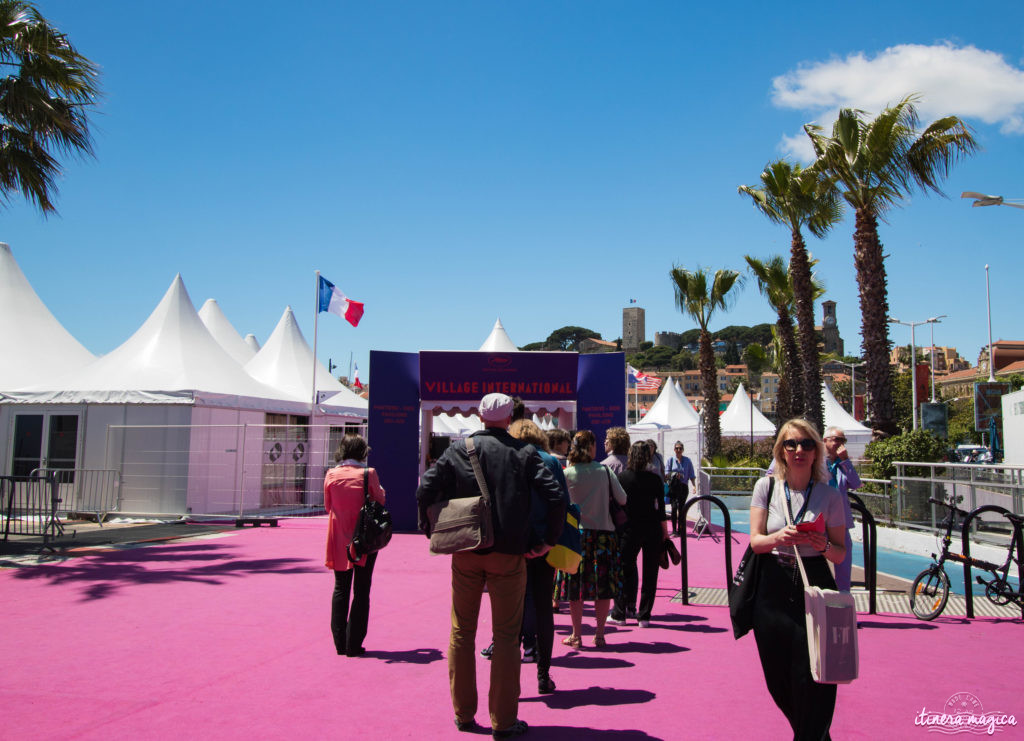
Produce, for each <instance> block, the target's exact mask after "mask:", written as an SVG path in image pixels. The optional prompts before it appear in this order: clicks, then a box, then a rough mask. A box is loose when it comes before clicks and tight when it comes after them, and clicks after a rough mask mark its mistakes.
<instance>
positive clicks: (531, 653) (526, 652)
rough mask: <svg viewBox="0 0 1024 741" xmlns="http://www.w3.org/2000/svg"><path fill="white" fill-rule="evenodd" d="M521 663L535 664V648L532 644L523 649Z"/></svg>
mask: <svg viewBox="0 0 1024 741" xmlns="http://www.w3.org/2000/svg"><path fill="white" fill-rule="evenodd" d="M523 663H524V664H536V663H537V649H536V648H534V647H533V646H530V647H529V648H524V649H523Z"/></svg>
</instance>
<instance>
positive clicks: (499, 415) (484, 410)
mask: <svg viewBox="0 0 1024 741" xmlns="http://www.w3.org/2000/svg"><path fill="white" fill-rule="evenodd" d="M511 416H512V397H511V396H506V395H505V394H487V396H485V397H484V398H482V399H481V400H480V418H481V419H482V420H483V421H484V422H501V421H502V420H505V419H508V418H509V417H511Z"/></svg>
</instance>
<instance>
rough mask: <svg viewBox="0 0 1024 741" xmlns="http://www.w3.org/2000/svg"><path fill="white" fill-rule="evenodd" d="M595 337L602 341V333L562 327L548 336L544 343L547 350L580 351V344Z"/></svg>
mask: <svg viewBox="0 0 1024 741" xmlns="http://www.w3.org/2000/svg"><path fill="white" fill-rule="evenodd" d="M591 337H593V338H594V339H597V340H599V339H601V333H600V332H595V331H594V330H592V329H586V328H585V327H574V326H569V327H561V328H559V329H556V330H555V331H554V332H552V333H551V334H549V335H548V338H547V339H546V340H545V341H544V346H545V349H547V350H575V351H578V350H579V349H580V342H581V341H582V340H586V339H589V338H591Z"/></svg>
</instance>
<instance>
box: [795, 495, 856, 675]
mask: <svg viewBox="0 0 1024 741" xmlns="http://www.w3.org/2000/svg"><path fill="white" fill-rule="evenodd" d="M808 496H810V494H808ZM787 504H788V503H787ZM784 509H785V510H786V522H788V523H789V524H790V525H792V524H793V513H792V512H790V511H789V507H788V506H786V507H785V508H784ZM826 537H827V531H826ZM793 549H794V551H796V563H797V566H798V567H799V568H800V578H802V579H803V580H804V613H805V614H806V618H807V653H808V654H809V655H810V659H811V677H812V678H813V679H814V681H815V682H818V683H819V684H847V683H848V682H852V681H853V680H854V679H856V678H857V675H858V673H859V672H860V658H859V651H858V650H857V608H856V606H855V605H854V602H853V596H852V595H849V594H846V593H845V592H837V591H836V590H835V589H821V588H820V587H812V586H811V585H810V584H808V583H807V571H806V570H804V561H803V558H801V556H800V546H794V547H793Z"/></svg>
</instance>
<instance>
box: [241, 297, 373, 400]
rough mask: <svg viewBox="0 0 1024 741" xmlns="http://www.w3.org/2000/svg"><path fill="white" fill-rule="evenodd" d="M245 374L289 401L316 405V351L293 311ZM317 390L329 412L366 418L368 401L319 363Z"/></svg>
mask: <svg viewBox="0 0 1024 741" xmlns="http://www.w3.org/2000/svg"><path fill="white" fill-rule="evenodd" d="M245 370H246V372H247V373H249V375H251V376H252V377H253V378H255V379H257V380H259V381H261V382H262V383H265V384H267V385H268V386H271V387H273V388H275V389H279V391H280V392H281V393H284V394H287V395H288V397H289V398H295V399H304V400H306V402H307V403H309V402H310V401H312V397H313V350H312V349H311V348H310V346H309V344H308V343H307V342H306V338H305V337H303V336H302V330H301V329H299V325H298V323H297V322H296V321H295V314H294V313H292V307H290V306H288V307H286V308H285V310H284V314H282V315H281V319H280V321H278V323H277V327H275V328H274V331H273V332H272V333H271V335H270V337H268V338H267V341H266V343H265V344H264V345H263V347H262V348H261V349H260V351H259V352H258V353H256V355H255V356H254V357H253V359H252V360H250V361H249V362H248V363H246V364H245ZM316 390H317V393H318V397H319V398H321V399H322V401H321V402H320V405H319V406H320V407H321V408H325V411H330V412H333V413H335V414H349V415H353V416H358V417H366V413H367V409H368V408H369V405H368V404H367V402H366V399H363V398H362V397H360V396H359V395H358V394H356V393H354V392H352V391H350V390H349V389H348V388H346V387H345V386H343V385H342V384H341V383H340V382H339V381H338V380H337V379H336V378H334V377H333V376H332V375H331V374H330V372H329V371H328V370H327V368H326V367H325V366H324V364H323V363H321V362H320V361H317V363H316ZM324 397H327V398H324ZM327 407H330V409H329V410H328V409H326V408H327Z"/></svg>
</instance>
